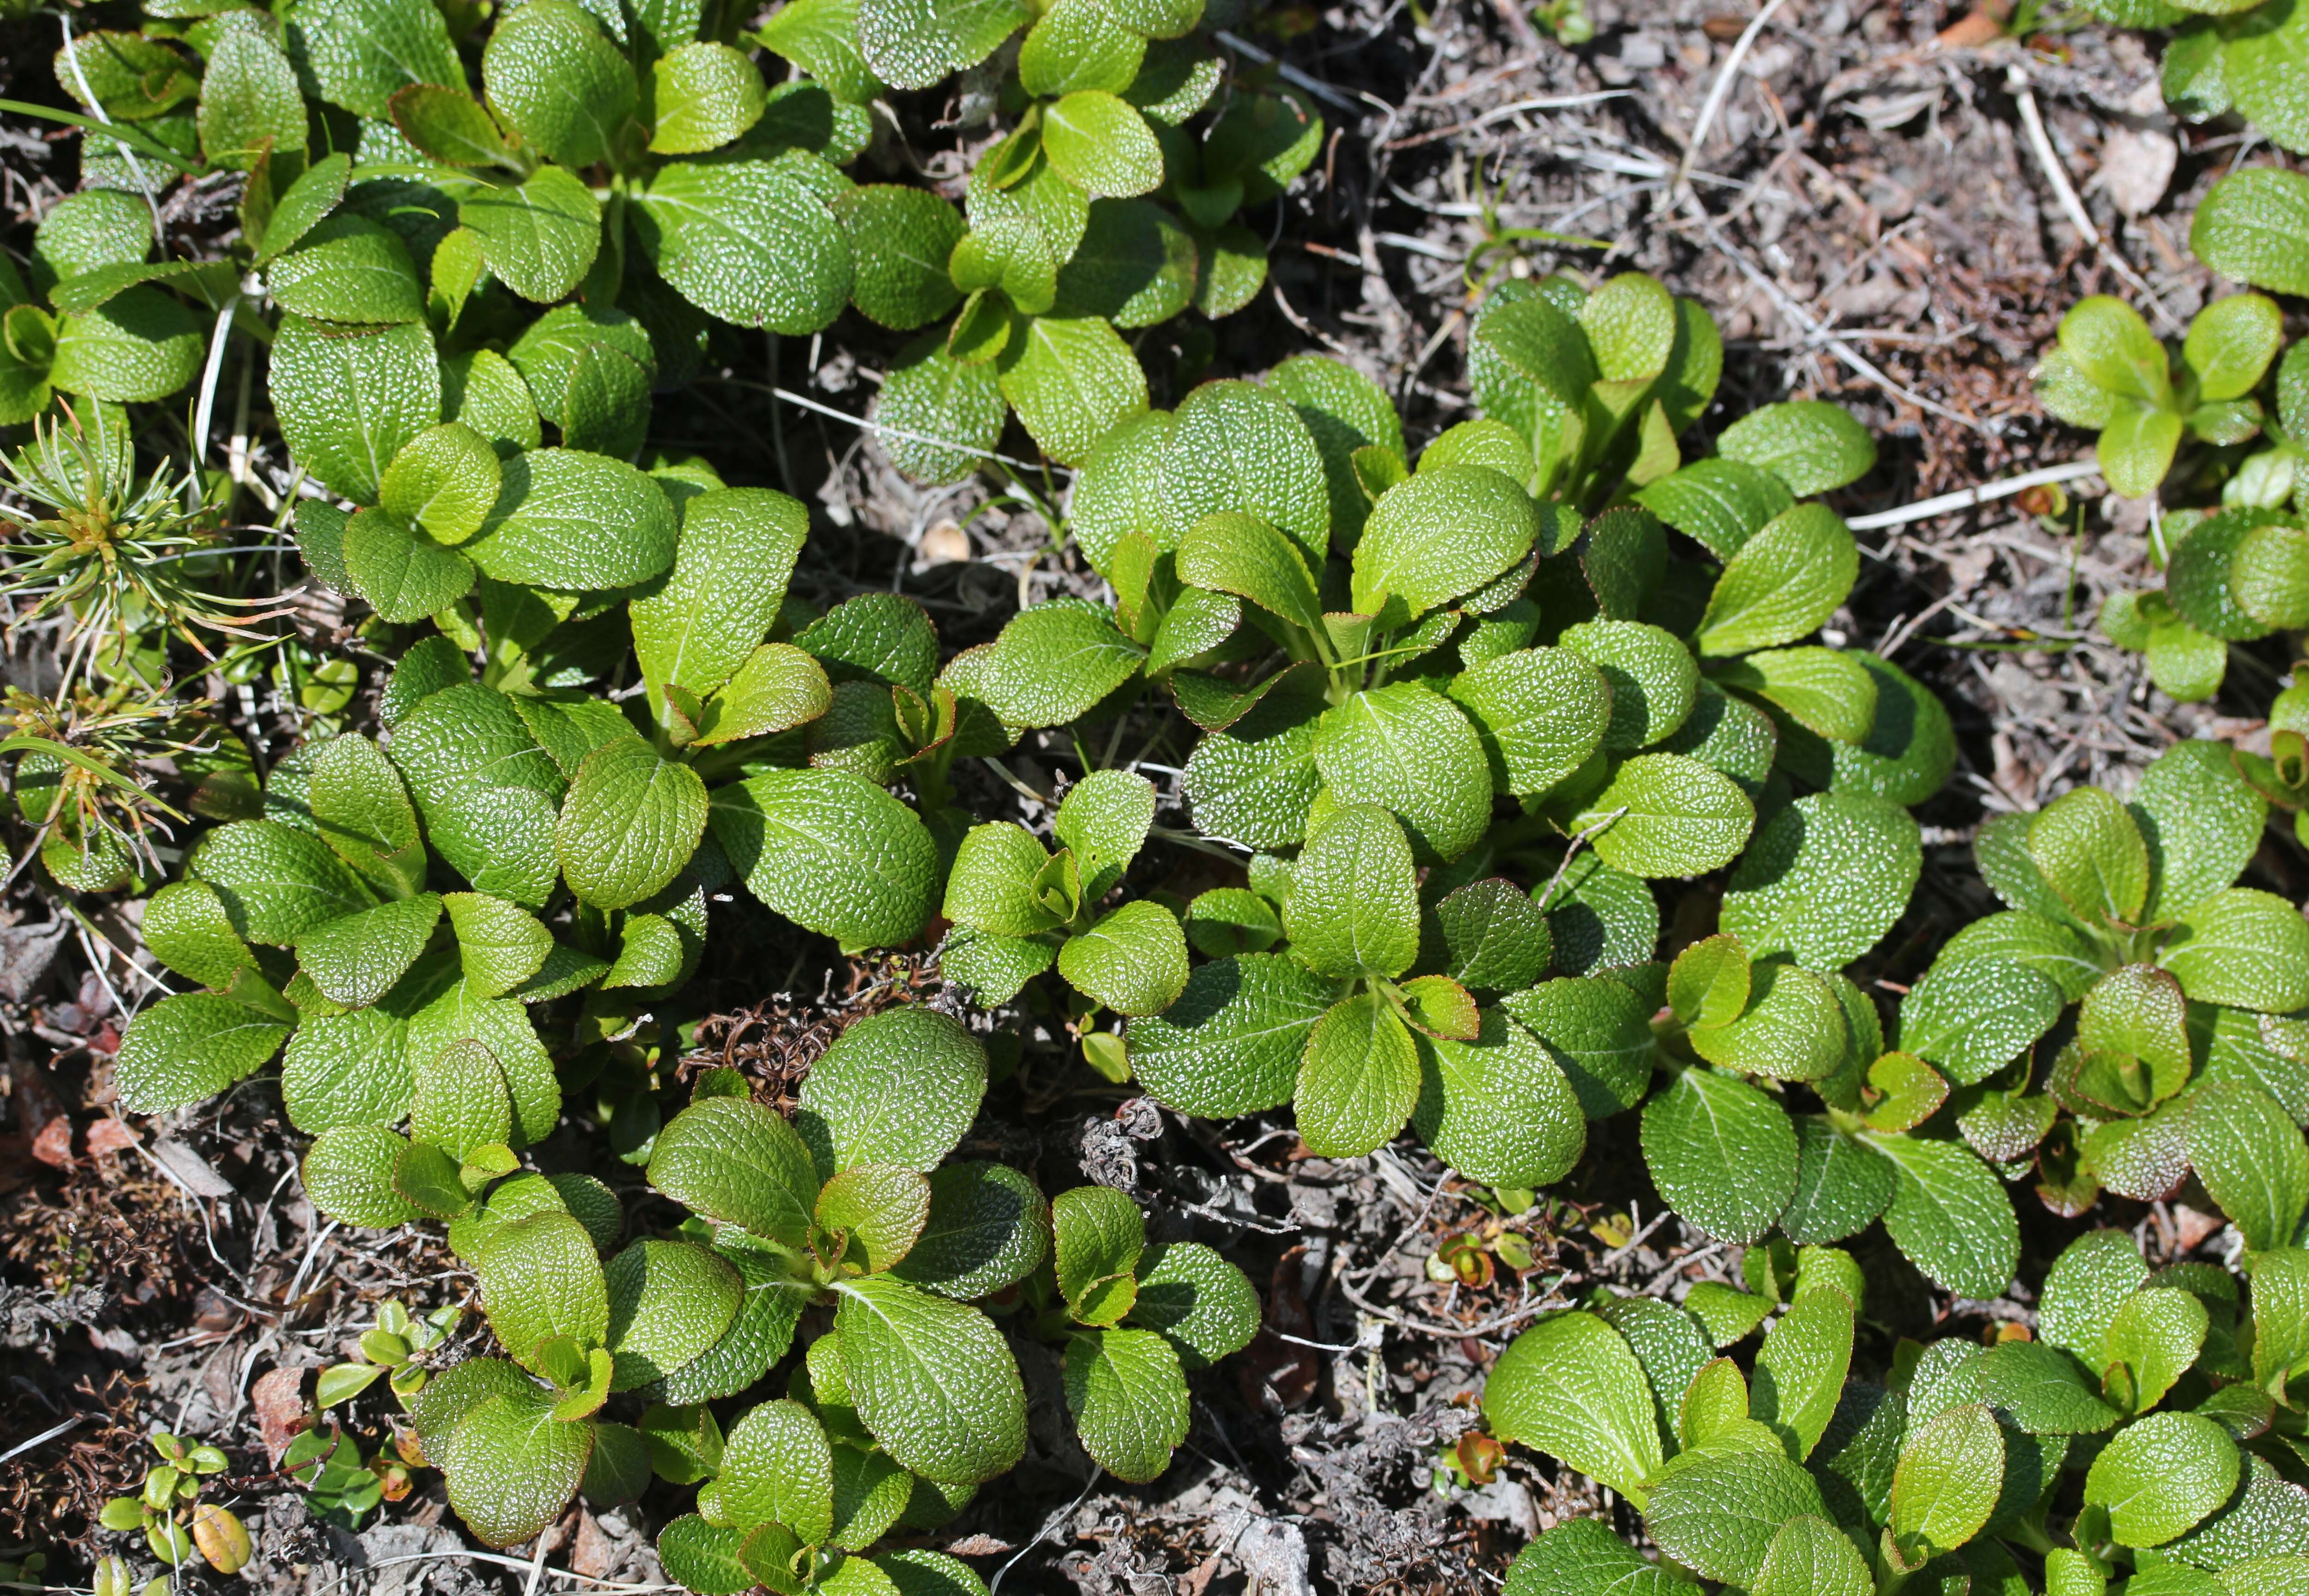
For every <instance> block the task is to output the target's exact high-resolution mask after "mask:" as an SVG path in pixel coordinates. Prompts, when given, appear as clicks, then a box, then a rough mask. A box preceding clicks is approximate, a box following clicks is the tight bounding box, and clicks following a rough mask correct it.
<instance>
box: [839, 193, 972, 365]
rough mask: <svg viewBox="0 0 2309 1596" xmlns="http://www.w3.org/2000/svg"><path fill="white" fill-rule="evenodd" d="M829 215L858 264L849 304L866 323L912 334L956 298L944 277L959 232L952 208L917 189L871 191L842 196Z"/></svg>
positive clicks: (960, 223) (960, 222) (949, 307)
mask: <svg viewBox="0 0 2309 1596" xmlns="http://www.w3.org/2000/svg"><path fill="white" fill-rule="evenodd" d="M835 215H836V216H838V217H840V218H841V220H842V225H843V229H845V230H846V232H847V233H848V235H849V237H850V246H851V251H852V255H853V256H854V258H855V260H856V262H857V267H856V274H855V276H854V277H853V278H852V281H851V285H850V295H851V298H852V302H853V303H854V304H856V305H857V306H858V308H859V309H860V311H861V312H863V313H864V314H865V315H867V316H868V317H869V319H870V320H872V321H875V322H878V323H879V324H881V325H883V326H885V327H891V328H895V329H896V330H898V331H900V332H910V331H912V329H914V328H916V327H920V326H922V325H924V324H928V323H930V322H933V321H936V320H937V319H938V317H940V316H942V315H945V314H946V313H947V311H949V310H952V309H953V308H954V306H955V305H956V302H957V301H958V300H959V299H960V298H961V297H962V296H961V294H960V292H959V291H958V290H956V288H955V286H954V282H953V280H952V279H951V278H950V277H948V276H947V257H949V256H950V255H952V254H954V246H956V244H957V243H959V242H961V239H962V236H963V232H964V227H963V220H962V217H961V215H960V213H958V212H957V211H956V210H955V208H954V207H953V206H952V205H950V204H948V203H947V202H946V201H944V200H942V199H940V198H938V196H937V195H936V194H930V193H929V192H927V191H925V190H923V189H919V188H910V187H906V186H904V185H898V184H869V185H864V186H861V187H858V188H853V189H851V190H849V191H848V192H847V193H846V194H843V196H842V198H841V199H840V200H839V201H838V202H837V203H836V204H835Z"/></svg>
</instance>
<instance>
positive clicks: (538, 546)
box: [463, 449, 677, 589]
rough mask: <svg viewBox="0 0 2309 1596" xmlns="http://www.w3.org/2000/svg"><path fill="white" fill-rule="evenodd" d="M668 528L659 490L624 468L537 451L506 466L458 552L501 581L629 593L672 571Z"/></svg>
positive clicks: (599, 459)
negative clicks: (491, 500)
mask: <svg viewBox="0 0 2309 1596" xmlns="http://www.w3.org/2000/svg"><path fill="white" fill-rule="evenodd" d="M676 526H677V522H676V518H675V514H674V510H673V505H672V503H671V501H670V500H669V499H668V498H667V497H666V496H665V491H664V490H663V489H662V488H661V487H659V486H658V485H657V483H656V482H655V481H653V479H650V478H648V477H645V476H644V475H643V474H642V473H641V472H640V471H637V470H635V469H634V468H633V467H632V466H629V465H627V464H626V463H625V462H622V461H617V460H610V459H607V458H605V457H604V456H601V455H599V454H589V453H581V452H579V451H577V450H574V449H538V450H532V451H531V452H530V453H525V454H518V455H515V457H514V458H513V459H511V460H509V461H507V462H506V465H505V483H504V487H503V488H502V490H501V491H500V493H499V495H498V497H497V504H496V505H495V506H493V507H492V508H491V510H490V512H489V520H488V521H487V522H485V523H484V524H483V526H482V528H481V530H480V533H479V534H478V535H476V536H475V537H474V538H473V539H472V540H471V542H469V543H467V544H465V545H464V546H463V548H464V552H465V553H467V554H469V555H471V556H472V560H473V563H474V564H475V565H479V566H480V568H481V571H482V574H484V575H488V576H491V577H494V578H496V579H497V580H498V581H500V582H532V583H536V584H537V585H540V586H543V587H559V588H570V589H583V588H614V587H630V586H632V585H634V584H635V583H636V582H646V581H648V580H649V579H650V578H651V577H653V576H655V575H657V574H660V573H661V572H663V571H665V570H666V569H668V568H669V567H670V566H671V565H672V564H673V559H674V548H675V540H676V536H677V532H676Z"/></svg>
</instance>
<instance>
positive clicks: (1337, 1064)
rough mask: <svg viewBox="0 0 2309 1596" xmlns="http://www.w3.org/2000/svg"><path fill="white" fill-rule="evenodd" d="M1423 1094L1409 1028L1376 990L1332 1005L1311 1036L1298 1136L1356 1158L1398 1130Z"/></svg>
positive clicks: (1302, 1074) (1322, 1150)
mask: <svg viewBox="0 0 2309 1596" xmlns="http://www.w3.org/2000/svg"><path fill="white" fill-rule="evenodd" d="M1419 1091H1420V1068H1419V1052H1418V1049H1417V1048H1416V1047H1414V1044H1413V1041H1412V1033H1411V1031H1410V1028H1409V1027H1407V1026H1406V1025H1405V1024H1404V1022H1402V1021H1401V1020H1400V1019H1398V1018H1397V1017H1396V1014H1395V1011H1394V1010H1393V1009H1391V1008H1390V1007H1388V1004H1387V1002H1386V1000H1385V999H1383V998H1382V997H1380V996H1379V995H1378V994H1377V993H1371V992H1365V993H1360V994H1357V995H1356V996H1352V997H1349V998H1346V999H1345V1000H1344V1001H1342V1002H1340V1003H1339V1004H1337V1005H1334V1006H1333V1007H1332V1008H1331V1009H1330V1010H1329V1011H1328V1012H1327V1013H1326V1014H1324V1015H1323V1017H1322V1018H1321V1019H1319V1020H1318V1021H1316V1022H1315V1026H1314V1029H1313V1030H1312V1031H1310V1033H1309V1034H1308V1038H1307V1053H1306V1057H1305V1059H1304V1061H1303V1062H1302V1065H1300V1070H1299V1085H1298V1091H1297V1093H1296V1103H1297V1109H1298V1117H1299V1134H1300V1136H1301V1137H1302V1140H1304V1141H1305V1142H1306V1143H1307V1145H1308V1146H1309V1147H1310V1148H1312V1149H1314V1150H1316V1151H1317V1152H1318V1153H1319V1155H1320V1156H1322V1157H1325V1158H1359V1157H1361V1156H1362V1155H1363V1154H1364V1153H1367V1152H1371V1150H1372V1149H1373V1148H1376V1147H1378V1146H1379V1145H1381V1144H1382V1143H1385V1142H1387V1141H1388V1139H1389V1138H1390V1137H1392V1136H1393V1135H1395V1134H1396V1133H1397V1132H1398V1131H1400V1130H1401V1129H1402V1128H1403V1126H1404V1124H1405V1121H1407V1120H1408V1119H1409V1118H1410V1117H1411V1111H1412V1109H1413V1107H1414V1105H1415V1104H1416V1103H1417V1101H1418V1099H1419Z"/></svg>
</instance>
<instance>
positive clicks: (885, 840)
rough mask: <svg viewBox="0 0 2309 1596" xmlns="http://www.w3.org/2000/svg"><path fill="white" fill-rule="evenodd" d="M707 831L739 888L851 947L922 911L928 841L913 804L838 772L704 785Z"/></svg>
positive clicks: (917, 925)
mask: <svg viewBox="0 0 2309 1596" xmlns="http://www.w3.org/2000/svg"><path fill="white" fill-rule="evenodd" d="M711 820H712V824H713V834H714V836H715V837H716V838H717V839H718V840H719V841H721V843H722V848H723V850H725V851H726V852H727V853H728V854H729V856H730V862H731V864H732V865H733V866H734V867H736V868H737V870H738V872H739V875H740V876H742V877H743V878H744V880H745V883H746V886H747V889H748V891H750V892H751V893H753V894H754V895H755V896H756V897H757V898H758V899H760V900H761V901H762V902H764V903H765V904H767V905H768V906H769V907H770V908H772V909H774V910H777V911H778V912H779V913H780V914H783V915H784V916H785V917H786V918H787V919H791V920H793V921H794V922H796V923H797V924H799V925H801V926H804V927H808V928H809V929H810V930H813V931H817V932H818V933H820V934H821V935H824V936H833V937H835V938H837V939H838V940H840V941H842V942H844V943H847V944H850V945H854V946H875V945H896V944H899V943H903V942H907V941H910V940H912V938H913V937H914V936H917V935H919V934H920V933H921V928H922V927H923V925H924V924H925V923H926V922H927V921H928V920H929V919H930V908H931V902H932V899H931V893H932V889H933V886H934V884H935V881H936V870H937V850H936V849H935V847H934V846H933V845H932V843H931V841H930V833H929V832H928V831H927V830H925V829H924V827H923V825H922V823H921V819H920V817H918V816H917V815H915V814H914V812H913V811H912V810H911V809H909V808H907V807H905V806H904V804H901V803H899V802H898V800H897V799H895V798H892V797H891V796H890V795H889V794H888V793H886V792H885V791H883V790H882V789H880V788H878V787H877V786H875V785H873V784H872V783H871V782H869V781H862V780H860V778H859V777H856V776H853V775H850V774H847V773H846V772H840V771H769V772H764V773H763V774H761V775H758V776H756V777H753V778H752V779H750V780H748V781H740V782H736V783H733V784H731V785H730V786H727V787H722V788H718V789H715V790H714V792H713V805H712V810H711Z"/></svg>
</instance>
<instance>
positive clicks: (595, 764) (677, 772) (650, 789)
mask: <svg viewBox="0 0 2309 1596" xmlns="http://www.w3.org/2000/svg"><path fill="white" fill-rule="evenodd" d="M705 812H706V797H705V782H703V781H700V780H698V777H697V773H696V772H695V771H693V770H691V769H690V768H689V767H688V765H686V764H677V763H671V762H670V761H668V760H665V759H662V758H661V757H659V755H658V753H657V750H656V749H654V748H653V747H652V746H650V745H649V743H648V742H647V741H646V740H645V739H644V738H639V737H635V736H631V735H627V736H625V737H621V738H618V739H617V740H615V741H614V742H610V743H607V744H604V745H603V746H601V747H599V748H596V749H595V750H594V751H593V752H592V754H590V755H587V756H586V759H585V763H584V764H582V765H580V766H579V767H578V769H577V778H576V780H575V781H572V782H571V783H570V785H569V792H568V796H567V797H566V798H563V800H562V803H561V818H560V824H558V827H557V828H556V831H555V841H556V846H557V847H558V850H559V851H560V855H561V868H562V873H563V874H564V875H565V876H566V877H567V878H568V881H569V887H570V891H572V892H573V893H575V894H576V895H577V900H578V902H581V903H588V904H592V906H594V907H595V908H599V909H623V908H626V907H627V906H628V905H630V904H634V903H638V902H641V901H642V900H643V899H644V898H647V897H649V896H651V895H653V893H656V892H657V891H658V890H659V889H660V888H662V887H663V886H665V885H666V884H668V883H669V882H670V881H671V880H672V879H673V878H674V877H675V876H678V875H679V874H680V872H681V867H683V866H684V865H686V864H688V862H689V858H690V856H691V855H692V854H694V853H695V852H696V850H697V844H698V841H700V839H702V838H703V837H704V836H705Z"/></svg>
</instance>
